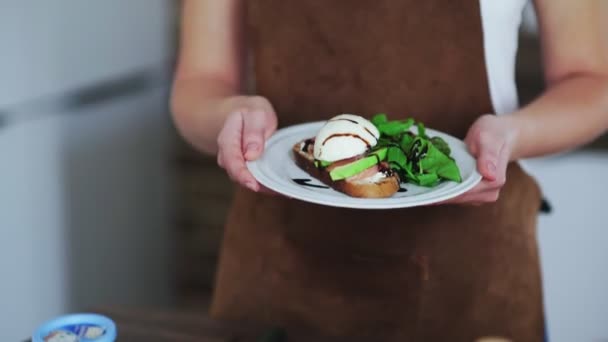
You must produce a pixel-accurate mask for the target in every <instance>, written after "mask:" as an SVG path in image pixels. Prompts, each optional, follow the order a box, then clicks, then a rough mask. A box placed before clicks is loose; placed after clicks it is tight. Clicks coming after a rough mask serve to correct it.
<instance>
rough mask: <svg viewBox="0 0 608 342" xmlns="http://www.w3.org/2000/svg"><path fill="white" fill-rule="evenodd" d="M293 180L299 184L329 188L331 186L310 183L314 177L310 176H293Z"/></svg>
mask: <svg viewBox="0 0 608 342" xmlns="http://www.w3.org/2000/svg"><path fill="white" fill-rule="evenodd" d="M292 181H294V182H296V183H297V184H299V185H302V186H309V187H311V188H319V189H329V187H328V186H325V185H316V184H310V182H312V179H310V178H293V179H292Z"/></svg>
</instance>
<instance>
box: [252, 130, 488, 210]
mask: <svg viewBox="0 0 608 342" xmlns="http://www.w3.org/2000/svg"><path fill="white" fill-rule="evenodd" d="M326 122H327V120H322V121H313V122H305V123H301V124H295V125H291V126H287V127H283V128H281V129H279V130H278V131H276V132H275V134H273V135H272V136H271V137H270V138H269V139H268V140H267V141H266V143H265V149H264V151H266V150H267V148H268V147H269V146H271V145H272V144H273V143H274V142H275V141H276V140H280V139H282V138H283V137H284V136H285V135H289V134H290V133H293V132H292V131H294V130H306V129H307V128H309V127H314V126H318V125H322V124H324V123H326ZM426 129H427V132H429V133H430V134H431V135H432V134H437V133H439V134H440V135H444V136H448V137H450V138H451V139H453V140H455V141H458V142H459V143H460V144H461V145H462V147H465V148H466V145H465V143H464V142H463V141H462V140H460V139H458V138H456V137H454V136H452V135H450V134H448V133H444V132H441V131H438V130H435V129H432V128H428V127H427V128H426ZM288 151H291V146H290V149H289V150H288ZM465 152H466V153H468V151H466V150H465ZM468 154H469V156H471V155H470V153H468ZM471 158H473V160H474V159H475V158H474V157H473V156H471ZM289 159H290V160H292V159H291V157H290V158H289ZM261 160H262V157H260V158H258V159H256V160H253V161H247V162H246V166H247V168H248V170H249V172H251V174H252V175H253V176H254V178H255V179H256V180H257V181H258V182H260V184H262V185H263V186H265V187H267V188H269V189H270V190H273V191H275V192H277V193H279V194H281V195H284V196H287V197H289V198H292V199H297V200H301V201H305V202H310V203H314V204H318V205H325V206H331V207H340V208H350V209H399V208H411V207H418V206H424V205H429V204H434V203H439V202H443V201H446V200H449V199H452V198H455V197H458V196H460V195H462V194H463V193H465V192H467V191H469V190H471V189H472V188H473V187H475V186H476V185H477V184H478V183H479V182H480V181H481V180H482V176H481V174H479V172H478V171H477V168H476V167H475V168H474V169H473V172H472V174H471V175H470V176H469V177H467V179H466V180H464V181H463V182H462V183H460V184H458V185H457V187H456V188H452V189H451V190H450V189H447V190H443V191H441V192H439V193H437V194H436V195H435V196H429V197H426V198H424V199H420V200H417V201H406V202H399V198H392V199H393V200H394V201H390V200H391V198H390V197H389V198H382V199H370V198H356V197H351V196H348V195H346V194H344V195H345V196H347V198H349V201H345V202H342V201H328V200H326V199H322V198H319V197H318V196H314V192H311V193H307V192H297V191H292V190H291V189H290V187H287V186H285V184H282V183H284V182H279V181H276V180H273V179H270V177H268V176H267V175H266V174H265V173H266V172H264V171H263V170H262V169H261V165H260V164H261ZM290 185H291V184H290ZM277 187H281V189H277ZM334 191H336V190H334ZM427 194H429V195H432V194H433V193H432V192H429V193H427ZM415 197H416V195H414V196H411V197H409V198H410V199H412V198H415ZM402 198H403V197H402ZM376 200H384V201H380V202H376V203H374V201H376ZM387 200H389V201H387Z"/></svg>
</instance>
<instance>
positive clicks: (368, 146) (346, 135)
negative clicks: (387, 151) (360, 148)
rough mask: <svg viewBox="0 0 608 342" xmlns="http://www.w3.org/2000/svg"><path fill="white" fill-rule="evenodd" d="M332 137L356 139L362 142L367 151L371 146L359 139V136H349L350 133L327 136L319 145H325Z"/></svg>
mask: <svg viewBox="0 0 608 342" xmlns="http://www.w3.org/2000/svg"><path fill="white" fill-rule="evenodd" d="M334 137H353V138H357V139H359V140H361V141H363V142H364V143H365V145H366V146H367V149H368V150H369V149H371V145H370V143H369V142H368V141H367V140H365V139H363V138H361V137H360V136H358V135H356V134H351V133H336V134H332V135H330V136H328V137H327V138H325V140H323V142H322V143H321V145H325V143H326V142H327V141H328V140H329V139H331V138H334Z"/></svg>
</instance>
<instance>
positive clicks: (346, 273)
mask: <svg viewBox="0 0 608 342" xmlns="http://www.w3.org/2000/svg"><path fill="white" fill-rule="evenodd" d="M600 3H601V0H589V1H570V0H536V3H535V5H536V9H537V13H538V15H539V19H540V20H539V22H540V33H541V37H542V47H543V51H544V67H545V77H546V83H547V91H546V92H545V93H544V94H543V95H542V96H540V97H539V98H538V99H537V100H536V101H534V102H533V103H531V104H529V105H527V106H525V107H523V108H518V104H517V96H516V90H515V84H514V76H513V74H514V56H515V51H516V45H517V30H518V25H519V22H520V19H521V12H522V9H523V7H524V5H525V0H512V1H494V0H463V1H448V0H425V1H415V0H376V1H370V0H250V1H244V0H222V1H217V0H186V1H185V2H184V8H183V14H184V18H183V31H182V42H181V49H180V55H179V63H178V70H177V75H176V79H175V86H174V93H173V104H172V105H173V111H174V116H175V122H176V124H177V126H178V127H179V129H180V131H181V133H182V134H183V136H184V137H185V138H186V139H187V140H188V141H189V142H190V143H192V145H194V146H195V147H197V148H198V149H200V150H201V151H202V152H204V153H209V154H217V159H218V164H219V165H220V166H221V167H223V168H224V169H226V171H227V172H228V174H229V175H230V177H231V178H232V179H233V180H234V181H235V182H236V183H238V184H240V185H241V187H239V188H238V190H237V193H236V198H235V201H234V205H233V208H232V210H231V213H230V215H229V218H228V221H227V225H226V231H225V235H224V241H223V249H222V255H221V260H220V265H219V271H218V276H217V286H216V291H215V294H214V301H213V305H212V313H213V314H214V315H215V316H216V317H219V318H237V319H252V320H258V321H263V322H270V323H274V324H281V325H284V326H299V327H308V328H312V329H316V330H319V331H321V332H324V333H327V334H330V335H336V336H351V337H359V338H364V339H367V340H374V341H377V340H389V341H390V340H395V341H447V340H449V341H473V340H475V339H477V338H479V337H482V336H503V337H507V338H511V339H513V340H515V341H540V340H542V336H543V312H542V296H541V280H540V272H539V263H538V252H537V246H536V238H535V232H536V231H535V222H536V215H537V210H538V207H539V203H540V190H539V188H538V186H537V184H536V182H535V181H534V180H533V179H532V178H531V177H530V176H529V175H528V174H527V173H526V172H524V171H523V170H522V169H521V167H520V166H519V164H518V163H517V162H516V161H517V160H519V159H521V158H528V157H534V156H540V155H545V154H549V153H555V152H559V151H564V150H567V149H571V148H574V147H576V146H579V145H581V144H583V143H585V142H588V141H590V140H592V139H593V138H595V137H597V136H598V135H600V134H601V133H603V132H604V131H605V129H606V128H607V124H608V115H607V113H606V111H607V109H608V64H607V60H606V57H607V54H606V53H607V48H606V44H604V41H603V40H602V39H603V37H602V33H601V32H600V31H601V30H600V23H601V22H602V19H604V18H603V16H602V15H601V14H600V13H601V11H600V9H599V7H600V6H601V5H600ZM248 52H251V57H252V58H251V60H253V61H254V63H253V68H252V71H253V72H252V73H251V75H250V74H249V72H248V71H249V69H248V68H247V67H246V58H245V56H247V55H248ZM248 76H252V78H251V79H254V80H255V82H254V85H255V91H252V90H251V89H247V86H246V85H247V82H246V80H248V79H249V78H248ZM249 94H255V95H249ZM376 112H386V113H389V115H390V116H391V117H409V116H414V117H415V118H417V119H418V120H421V121H423V122H425V123H426V124H427V125H428V126H430V127H433V128H436V129H439V130H442V131H446V132H449V133H451V134H453V135H456V136H458V137H461V138H463V139H465V141H466V143H467V145H468V147H469V149H470V151H471V153H472V154H473V155H474V156H475V157H476V158H477V166H478V170H479V172H480V173H481V174H482V175H483V177H484V179H483V181H482V182H481V184H479V185H478V186H477V187H476V188H474V189H473V190H471V191H470V192H468V193H466V194H464V195H462V196H461V197H459V198H457V199H455V200H452V201H451V202H450V203H445V204H442V205H437V206H428V207H420V208H414V209H405V210H389V211H365V210H347V209H337V208H330V207H323V206H317V205H313V204H309V203H304V202H300V201H296V200H290V199H286V198H283V197H281V196H271V195H268V194H266V193H265V191H264V189H262V187H261V186H260V184H258V183H257V182H256V180H255V179H254V178H253V177H252V175H251V174H250V173H249V172H248V170H247V168H246V166H245V161H246V160H254V159H256V158H258V157H259V156H260V155H261V154H262V153H263V146H264V141H265V139H267V138H268V137H269V136H271V135H272V133H273V132H274V131H275V129H276V128H277V122H278V123H280V125H281V126H287V125H292V124H296V123H302V122H307V121H312V120H323V119H327V118H329V117H330V116H333V115H336V114H339V113H355V114H361V115H365V116H370V115H372V114H374V113H376ZM494 114H505V115H494ZM499 195H500V196H499Z"/></svg>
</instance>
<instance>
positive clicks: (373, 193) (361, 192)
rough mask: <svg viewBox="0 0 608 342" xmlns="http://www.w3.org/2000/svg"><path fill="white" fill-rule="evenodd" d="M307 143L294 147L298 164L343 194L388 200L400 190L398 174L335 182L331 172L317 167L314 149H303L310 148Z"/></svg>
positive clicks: (300, 143)
mask: <svg viewBox="0 0 608 342" xmlns="http://www.w3.org/2000/svg"><path fill="white" fill-rule="evenodd" d="M308 145H309V144H307V143H306V142H305V141H301V142H298V143H297V144H295V145H294V146H293V154H294V158H295V161H296V164H297V165H298V166H299V167H300V168H301V169H302V170H304V171H306V172H307V173H308V174H309V175H310V176H312V177H314V178H316V179H318V180H320V181H321V182H323V183H324V184H326V185H327V186H330V187H331V188H333V189H335V190H337V191H340V192H343V193H345V194H347V195H349V196H352V197H360V198H386V197H391V196H392V195H394V194H395V193H396V192H397V191H398V190H399V183H400V181H399V176H397V174H394V173H392V174H390V175H382V177H380V178H376V177H373V178H371V177H370V178H364V179H350V178H347V179H344V180H339V181H333V180H332V179H331V177H330V176H329V172H328V171H327V170H326V169H324V168H318V167H317V166H315V160H314V157H313V154H312V149H311V148H307V149H306V150H304V149H303V146H308Z"/></svg>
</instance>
